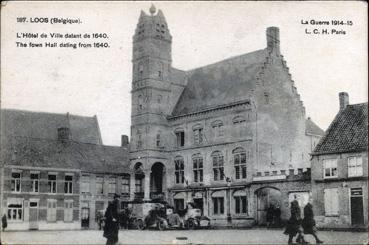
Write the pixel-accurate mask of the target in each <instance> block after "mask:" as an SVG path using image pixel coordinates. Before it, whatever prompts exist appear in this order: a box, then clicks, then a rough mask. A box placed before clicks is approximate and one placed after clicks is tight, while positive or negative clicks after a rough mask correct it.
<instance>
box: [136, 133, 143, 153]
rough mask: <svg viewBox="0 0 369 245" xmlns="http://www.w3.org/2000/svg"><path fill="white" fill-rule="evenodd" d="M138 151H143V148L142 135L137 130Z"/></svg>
mask: <svg viewBox="0 0 369 245" xmlns="http://www.w3.org/2000/svg"><path fill="white" fill-rule="evenodd" d="M136 146H137V149H141V148H142V135H141V132H140V130H137V145H136Z"/></svg>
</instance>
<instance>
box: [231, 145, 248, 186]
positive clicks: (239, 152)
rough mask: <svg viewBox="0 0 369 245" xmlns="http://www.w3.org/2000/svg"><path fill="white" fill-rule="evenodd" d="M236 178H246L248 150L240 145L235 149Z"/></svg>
mask: <svg viewBox="0 0 369 245" xmlns="http://www.w3.org/2000/svg"><path fill="white" fill-rule="evenodd" d="M233 163H234V168H235V174H236V176H235V177H236V179H246V151H245V149H243V148H241V147H239V148H236V149H235V150H233Z"/></svg>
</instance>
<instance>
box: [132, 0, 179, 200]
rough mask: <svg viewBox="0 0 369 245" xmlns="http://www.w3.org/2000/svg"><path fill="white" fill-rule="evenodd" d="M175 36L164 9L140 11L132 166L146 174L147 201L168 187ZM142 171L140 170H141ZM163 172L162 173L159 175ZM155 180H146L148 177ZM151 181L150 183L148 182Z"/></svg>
mask: <svg viewBox="0 0 369 245" xmlns="http://www.w3.org/2000/svg"><path fill="white" fill-rule="evenodd" d="M171 45H172V36H171V35H170V33H169V29H168V25H167V22H166V20H165V18H164V15H163V13H162V11H161V10H159V11H156V8H155V6H154V5H152V6H151V8H150V15H148V14H146V13H145V12H144V11H141V14H140V17H139V21H138V24H137V27H136V31H135V34H134V36H133V59H132V63H133V70H132V91H131V93H132V114H131V125H132V126H131V139H132V140H131V146H130V150H131V166H132V168H134V169H136V170H137V171H144V172H145V178H144V180H145V181H144V182H145V183H144V184H143V185H144V187H145V188H144V189H145V199H149V196H150V194H149V193H147V192H148V191H149V190H148V189H150V192H152V193H155V192H156V193H159V192H163V187H164V185H165V181H164V175H165V164H166V157H167V156H166V155H165V154H164V153H163V150H164V148H165V144H166V142H165V138H166V137H165V135H164V134H165V133H166V132H167V131H168V130H167V129H166V128H167V120H166V116H167V115H168V113H169V106H168V104H169V103H168V102H169V97H170V92H171V90H170V82H169V80H170V76H169V75H170V69H171V61H172V57H171ZM139 168H140V169H139ZM159 172H162V173H159ZM149 174H150V175H151V176H152V177H151V178H150V180H147V177H148V175H149ZM148 181H149V182H150V185H149V183H147V182H148Z"/></svg>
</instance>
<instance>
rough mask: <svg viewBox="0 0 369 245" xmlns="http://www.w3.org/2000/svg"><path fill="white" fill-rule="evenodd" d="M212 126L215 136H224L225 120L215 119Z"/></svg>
mask: <svg viewBox="0 0 369 245" xmlns="http://www.w3.org/2000/svg"><path fill="white" fill-rule="evenodd" d="M211 126H212V128H213V133H214V137H215V138H219V137H222V136H224V127H223V122H222V121H220V120H218V121H215V122H213V123H212V124H211Z"/></svg>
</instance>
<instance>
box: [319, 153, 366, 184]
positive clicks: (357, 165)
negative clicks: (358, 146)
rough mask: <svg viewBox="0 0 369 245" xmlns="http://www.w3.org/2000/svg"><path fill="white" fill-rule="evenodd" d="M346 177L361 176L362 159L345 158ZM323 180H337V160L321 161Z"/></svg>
mask: <svg viewBox="0 0 369 245" xmlns="http://www.w3.org/2000/svg"><path fill="white" fill-rule="evenodd" d="M347 167H348V173H347V175H348V177H356V176H363V160H362V157H348V158H347ZM323 168H324V171H323V172H324V173H323V177H324V178H325V179H329V178H337V177H338V170H337V159H325V160H323Z"/></svg>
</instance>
